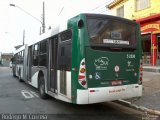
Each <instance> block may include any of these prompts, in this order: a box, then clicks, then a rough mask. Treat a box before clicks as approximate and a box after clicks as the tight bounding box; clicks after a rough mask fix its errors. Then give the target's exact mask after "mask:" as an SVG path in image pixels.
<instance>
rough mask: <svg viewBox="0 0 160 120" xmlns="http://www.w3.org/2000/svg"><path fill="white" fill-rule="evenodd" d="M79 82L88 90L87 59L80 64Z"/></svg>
mask: <svg viewBox="0 0 160 120" xmlns="http://www.w3.org/2000/svg"><path fill="white" fill-rule="evenodd" d="M78 82H79V84H80V85H81V86H82V87H84V88H87V81H86V68H85V59H82V60H81V63H80V67H79V75H78Z"/></svg>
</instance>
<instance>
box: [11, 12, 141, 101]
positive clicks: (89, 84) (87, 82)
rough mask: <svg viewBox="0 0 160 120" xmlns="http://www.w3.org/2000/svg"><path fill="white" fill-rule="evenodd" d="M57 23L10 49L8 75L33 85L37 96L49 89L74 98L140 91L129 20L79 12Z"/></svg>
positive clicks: (134, 31)
mask: <svg viewBox="0 0 160 120" xmlns="http://www.w3.org/2000/svg"><path fill="white" fill-rule="evenodd" d="M64 24H65V26H66V27H65V26H64ZM62 25H63V26H61V24H60V25H59V26H58V27H56V28H54V29H53V30H51V32H50V33H48V34H46V35H45V34H44V35H42V37H41V38H39V40H38V41H36V42H34V43H32V44H28V45H25V46H22V47H21V48H20V49H18V50H17V51H16V53H15V55H14V65H13V76H17V77H18V78H19V80H20V81H25V82H26V83H28V84H30V85H32V86H34V87H35V88H37V89H39V93H40V96H41V98H43V99H45V98H47V96H48V95H50V96H52V97H54V98H56V99H59V100H62V101H65V102H69V103H74V104H92V103H100V102H105V101H113V100H118V99H126V98H133V97H140V96H142V59H141V53H142V51H141V39H140V30H139V25H138V24H137V23H136V22H135V21H131V20H127V19H124V18H119V17H115V16H109V15H102V14H79V15H77V16H75V17H73V18H70V19H68V20H67V21H66V22H64V23H62ZM33 41H35V40H34V39H33Z"/></svg>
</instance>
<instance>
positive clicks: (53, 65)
mask: <svg viewBox="0 0 160 120" xmlns="http://www.w3.org/2000/svg"><path fill="white" fill-rule="evenodd" d="M50 43H51V47H50V60H49V61H50V81H49V88H50V90H51V91H52V92H54V93H57V48H58V47H57V46H58V45H57V44H58V36H54V37H52V38H51V39H50Z"/></svg>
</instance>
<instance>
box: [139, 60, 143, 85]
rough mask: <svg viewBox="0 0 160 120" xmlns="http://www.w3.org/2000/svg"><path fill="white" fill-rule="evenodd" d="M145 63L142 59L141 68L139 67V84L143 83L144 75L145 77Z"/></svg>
mask: <svg viewBox="0 0 160 120" xmlns="http://www.w3.org/2000/svg"><path fill="white" fill-rule="evenodd" d="M142 72H143V63H142V59H140V69H139V84H142V77H143V73H142Z"/></svg>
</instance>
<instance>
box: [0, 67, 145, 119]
mask: <svg viewBox="0 0 160 120" xmlns="http://www.w3.org/2000/svg"><path fill="white" fill-rule="evenodd" d="M0 115H1V116H0V119H2V120H9V119H10V118H9V117H12V119H10V120H16V119H26V120H33V119H34V120H36V119H37V120H40V119H41V120H90V119H91V120H141V119H142V114H141V113H139V112H138V111H135V110H132V109H130V108H127V107H124V106H121V105H118V104H115V103H112V102H106V103H99V104H91V105H75V104H71V103H65V102H62V101H60V100H56V99H54V98H49V99H47V100H42V99H41V98H40V97H39V93H38V90H36V89H35V88H33V87H31V86H30V85H28V84H26V83H24V82H19V81H18V79H17V78H14V77H13V76H12V73H11V68H6V67H0Z"/></svg>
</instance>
